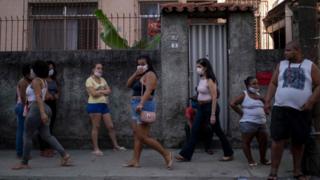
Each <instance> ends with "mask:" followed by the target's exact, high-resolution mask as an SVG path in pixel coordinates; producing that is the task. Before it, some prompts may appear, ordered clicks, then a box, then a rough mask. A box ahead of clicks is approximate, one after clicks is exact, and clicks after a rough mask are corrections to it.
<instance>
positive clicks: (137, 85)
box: [124, 56, 173, 169]
mask: <svg viewBox="0 0 320 180" xmlns="http://www.w3.org/2000/svg"><path fill="white" fill-rule="evenodd" d="M137 65H138V66H137V70H136V72H134V73H133V75H131V77H130V78H129V79H128V82H127V87H129V88H131V89H132V90H133V93H132V97H131V108H132V110H131V111H132V123H131V124H132V129H133V135H134V153H133V157H132V159H131V160H130V161H129V162H128V163H127V164H125V165H124V166H125V167H139V166H140V165H139V162H140V155H141V151H142V147H143V144H146V145H149V146H150V147H151V148H152V149H154V150H156V151H158V152H159V153H160V154H161V155H162V156H163V158H164V160H165V163H166V167H167V168H168V169H171V168H172V162H173V156H172V153H171V152H169V151H168V150H166V149H165V148H164V147H163V146H162V145H161V144H160V143H159V142H158V141H157V140H156V139H154V138H152V137H151V136H150V133H149V132H150V125H151V124H148V123H144V122H142V121H141V117H140V113H141V111H142V110H143V111H150V112H155V101H154V98H153V96H154V93H155V89H156V87H157V75H156V73H155V71H154V69H153V67H152V64H151V60H150V58H149V57H148V56H140V57H138V58H137Z"/></svg>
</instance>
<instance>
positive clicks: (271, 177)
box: [267, 174, 278, 180]
mask: <svg viewBox="0 0 320 180" xmlns="http://www.w3.org/2000/svg"><path fill="white" fill-rule="evenodd" d="M267 180H278V176H277V175H276V174H269V176H268V178H267Z"/></svg>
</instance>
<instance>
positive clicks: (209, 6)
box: [161, 2, 255, 13]
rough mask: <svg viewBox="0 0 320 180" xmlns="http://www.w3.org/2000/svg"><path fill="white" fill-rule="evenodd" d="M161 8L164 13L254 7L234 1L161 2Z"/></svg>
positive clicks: (238, 9)
mask: <svg viewBox="0 0 320 180" xmlns="http://www.w3.org/2000/svg"><path fill="white" fill-rule="evenodd" d="M161 10H162V12H165V13H172V12H179V13H180V12H189V13H192V12H216V11H222V12H230V11H231V12H235V11H243V12H245V11H251V12H252V11H254V10H255V8H254V7H253V5H251V4H234V3H214V2H205V3H194V2H193V3H192V2H190V3H166V4H161Z"/></svg>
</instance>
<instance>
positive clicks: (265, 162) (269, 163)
mask: <svg viewBox="0 0 320 180" xmlns="http://www.w3.org/2000/svg"><path fill="white" fill-rule="evenodd" d="M260 163H261V164H262V165H265V166H269V165H271V161H270V160H265V161H260Z"/></svg>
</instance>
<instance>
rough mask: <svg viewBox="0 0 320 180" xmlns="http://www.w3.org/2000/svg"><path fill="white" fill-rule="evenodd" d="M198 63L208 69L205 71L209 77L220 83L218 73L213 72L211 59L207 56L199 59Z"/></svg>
mask: <svg viewBox="0 0 320 180" xmlns="http://www.w3.org/2000/svg"><path fill="white" fill-rule="evenodd" d="M197 64H200V65H201V66H203V67H205V68H206V69H207V70H206V71H205V75H206V77H207V78H208V79H212V81H213V82H215V83H216V84H218V82H217V78H216V75H215V74H214V72H213V69H212V66H211V63H210V61H209V60H208V59H207V58H201V59H198V60H197Z"/></svg>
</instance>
